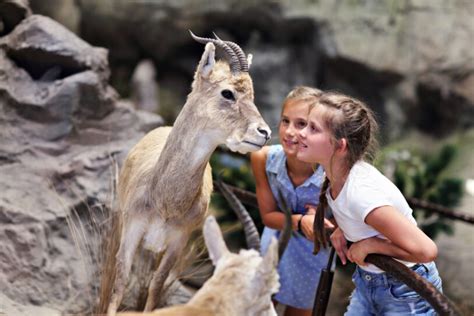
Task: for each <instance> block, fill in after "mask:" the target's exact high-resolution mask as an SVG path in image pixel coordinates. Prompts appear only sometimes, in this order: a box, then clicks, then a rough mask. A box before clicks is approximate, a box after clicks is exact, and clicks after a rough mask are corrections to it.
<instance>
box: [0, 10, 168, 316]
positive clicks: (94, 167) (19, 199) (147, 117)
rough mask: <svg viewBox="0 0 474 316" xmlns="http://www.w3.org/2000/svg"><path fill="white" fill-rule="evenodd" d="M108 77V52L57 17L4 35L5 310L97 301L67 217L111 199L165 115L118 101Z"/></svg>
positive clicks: (26, 22) (0, 166) (0, 42)
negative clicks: (130, 159)
mask: <svg viewBox="0 0 474 316" xmlns="http://www.w3.org/2000/svg"><path fill="white" fill-rule="evenodd" d="M0 8H1V6H0ZM0 16H1V15H0ZM108 77H109V68H108V61H107V50H105V49H102V48H96V47H92V46H90V45H89V44H87V43H86V42H84V41H82V40H81V39H80V38H78V37H77V36H75V35H74V34H73V33H71V32H70V31H68V30H67V29H65V28H64V27H63V26H62V25H60V24H58V23H57V22H55V21H53V20H51V19H50V18H47V17H44V16H39V15H31V16H28V17H27V18H25V19H23V20H22V21H21V23H19V24H18V25H16V26H14V27H13V28H12V30H11V32H9V33H8V34H7V35H5V36H3V37H1V38H0V175H1V176H0V192H1V193H0V240H2V242H1V243H0V288H1V289H2V295H3V296H2V297H0V312H2V311H4V310H9V311H11V310H14V311H20V312H21V311H24V310H23V309H22V308H16V309H15V308H13V307H12V304H13V303H11V302H14V304H20V305H31V306H42V307H49V308H53V309H55V310H60V311H63V312H79V311H83V310H86V309H87V308H90V305H91V303H92V302H93V298H91V297H89V296H88V294H90V293H87V291H86V289H88V282H89V281H90V280H89V278H90V274H88V273H87V271H86V270H84V269H85V267H84V262H83V260H87V259H86V256H87V254H82V256H81V254H80V253H79V252H78V250H77V248H76V247H75V245H74V242H73V239H72V236H71V233H70V230H69V228H68V218H69V217H68V216H69V214H70V212H71V210H75V211H76V213H77V214H78V216H79V217H80V218H82V219H84V220H86V219H87V218H88V217H89V214H90V209H91V208H101V207H102V205H103V204H106V203H108V202H110V200H111V198H112V197H111V195H112V193H113V183H112V182H111V180H112V179H113V175H114V173H115V170H114V162H117V163H118V162H120V161H121V160H122V159H123V156H124V154H125V153H126V152H127V151H128V149H129V148H130V147H131V146H132V145H133V144H134V143H136V142H137V140H138V139H139V138H140V137H142V136H143V135H144V133H145V132H146V131H148V130H150V129H151V128H153V127H155V126H158V125H160V124H161V123H162V120H161V118H160V117H158V116H156V115H153V114H149V113H145V112H137V111H135V110H134V109H133V107H131V106H130V105H129V104H127V103H124V102H117V97H118V95H117V93H116V92H115V91H114V89H113V88H111V87H110V85H108ZM91 247H92V246H91ZM31 306H30V307H31ZM12 308H13V309H12ZM44 310H45V308H43V309H40V310H38V312H41V311H44ZM29 311H30V312H31V310H29Z"/></svg>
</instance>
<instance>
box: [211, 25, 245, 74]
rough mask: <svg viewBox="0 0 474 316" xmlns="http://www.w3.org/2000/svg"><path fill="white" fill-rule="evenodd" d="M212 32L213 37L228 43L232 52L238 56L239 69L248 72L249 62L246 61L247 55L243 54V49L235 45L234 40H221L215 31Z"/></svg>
mask: <svg viewBox="0 0 474 316" xmlns="http://www.w3.org/2000/svg"><path fill="white" fill-rule="evenodd" d="M213 34H214V37H215V38H216V39H217V40H219V41H222V42H224V43H226V44H227V45H229V46H230V47H231V48H232V49H233V50H234V52H235V53H236V54H237V57H238V58H239V62H240V70H241V71H245V72H248V71H249V64H248V62H247V56H245V53H244V51H243V50H242V48H240V46H239V45H237V44H236V43H234V42H231V41H223V40H221V39H220V38H219V37H218V36H217V34H216V33H213Z"/></svg>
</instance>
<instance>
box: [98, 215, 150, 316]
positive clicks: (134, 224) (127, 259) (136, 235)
mask: <svg viewBox="0 0 474 316" xmlns="http://www.w3.org/2000/svg"><path fill="white" fill-rule="evenodd" d="M145 225H146V221H145V220H133V221H131V222H130V223H125V224H124V226H123V229H122V238H121V239H120V248H119V250H118V252H117V261H116V265H115V271H116V274H115V280H114V287H113V293H112V297H111V299H110V304H109V307H108V308H107V315H108V316H113V315H115V313H116V312H117V309H118V307H119V305H120V302H121V301H122V297H123V293H124V291H125V287H126V286H127V281H128V276H129V274H130V269H131V267H132V260H133V256H134V255H135V251H136V250H137V248H138V245H139V243H140V241H141V239H142V237H143V234H144V231H145Z"/></svg>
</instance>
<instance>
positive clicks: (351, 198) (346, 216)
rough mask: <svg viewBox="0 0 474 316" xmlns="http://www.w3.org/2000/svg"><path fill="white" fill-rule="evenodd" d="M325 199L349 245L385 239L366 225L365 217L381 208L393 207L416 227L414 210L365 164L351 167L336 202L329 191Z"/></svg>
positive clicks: (399, 193)
mask: <svg viewBox="0 0 474 316" xmlns="http://www.w3.org/2000/svg"><path fill="white" fill-rule="evenodd" d="M326 196H327V200H328V205H329V206H330V207H331V209H332V211H333V215H334V218H335V219H336V222H337V225H338V226H339V227H340V228H341V229H342V231H343V232H344V236H345V237H346V239H347V240H349V241H352V242H356V241H359V240H362V239H366V238H369V237H374V236H377V237H379V238H386V237H385V236H383V235H382V234H381V233H380V232H378V231H377V230H376V229H375V228H373V227H372V226H370V225H367V224H366V223H365V218H366V216H367V215H368V214H369V213H370V212H371V211H373V210H374V209H376V208H378V207H381V206H387V205H389V206H393V207H394V208H395V209H396V210H398V211H399V212H401V213H402V214H403V215H404V216H405V217H406V218H408V220H409V221H411V222H413V223H414V224H415V225H416V221H415V218H414V217H413V215H412V213H413V211H412V209H411V208H410V206H409V205H408V203H407V201H406V200H405V197H404V196H403V195H402V193H401V192H400V190H399V189H398V188H397V187H396V186H395V184H393V183H392V182H391V181H390V180H389V179H387V177H385V176H384V175H383V174H382V173H380V171H378V170H377V169H376V168H375V167H374V166H372V165H371V164H368V163H366V162H364V161H358V162H356V163H355V164H354V166H352V168H351V170H350V172H349V175H348V177H347V179H346V182H345V183H344V186H343V187H342V190H341V192H340V193H339V195H338V196H337V197H336V199H335V200H334V199H333V198H332V197H331V194H330V190H329V189H328V190H327V192H326ZM398 261H400V262H402V263H404V264H406V265H407V266H412V265H413V263H412V262H406V261H402V260H398ZM361 268H362V269H364V270H366V271H369V272H374V273H381V272H383V271H382V270H381V269H379V268H377V267H376V266H374V265H372V264H368V265H367V266H361Z"/></svg>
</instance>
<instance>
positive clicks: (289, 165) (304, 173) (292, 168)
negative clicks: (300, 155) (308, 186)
mask: <svg viewBox="0 0 474 316" xmlns="http://www.w3.org/2000/svg"><path fill="white" fill-rule="evenodd" d="M286 169H287V172H288V177H289V178H290V180H291V182H292V183H293V185H294V186H295V187H297V186H299V185H301V184H303V182H305V181H306V179H308V178H309V177H311V176H312V175H313V173H314V170H315V169H313V166H312V165H311V164H310V163H307V162H303V161H301V160H298V159H296V157H293V156H286Z"/></svg>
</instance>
